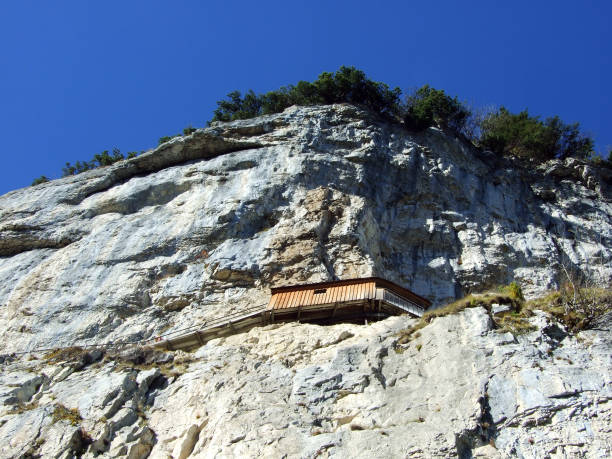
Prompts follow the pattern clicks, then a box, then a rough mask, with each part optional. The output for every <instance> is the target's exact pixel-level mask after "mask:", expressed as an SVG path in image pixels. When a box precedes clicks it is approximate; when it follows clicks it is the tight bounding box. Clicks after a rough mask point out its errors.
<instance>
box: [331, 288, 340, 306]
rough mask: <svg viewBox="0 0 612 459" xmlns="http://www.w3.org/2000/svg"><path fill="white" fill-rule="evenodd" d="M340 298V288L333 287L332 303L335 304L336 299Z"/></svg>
mask: <svg viewBox="0 0 612 459" xmlns="http://www.w3.org/2000/svg"><path fill="white" fill-rule="evenodd" d="M337 297H338V287H332V293H331V296H330V301H329V302H330V303H333V302H335V301H336V298H337Z"/></svg>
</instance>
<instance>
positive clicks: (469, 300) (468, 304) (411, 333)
mask: <svg viewBox="0 0 612 459" xmlns="http://www.w3.org/2000/svg"><path fill="white" fill-rule="evenodd" d="M493 304H509V305H511V306H512V309H513V310H514V311H519V310H520V305H521V302H520V300H518V299H515V298H514V297H513V295H512V294H511V293H506V292H498V291H491V292H485V293H481V294H471V295H468V296H466V297H464V298H462V299H460V300H457V301H454V302H452V303H450V304H447V305H446V306H444V307H442V308H438V309H434V310H432V311H428V312H426V313H425V314H423V317H421V319H420V320H419V321H418V322H417V323H416V324H415V325H414V326H413V327H411V328H409V329H406V330H403V331H402V332H401V333H400V337H399V340H398V344H406V343H408V342H410V341H411V340H412V339H414V338H416V336H415V335H416V333H417V332H418V331H419V330H420V329H422V328H424V327H425V326H426V325H427V324H429V323H430V322H431V321H432V320H434V319H435V318H437V317H444V316H448V315H452V314H457V313H459V312H461V311H463V310H464V309H467V308H476V307H480V306H481V307H484V308H485V309H486V310H487V311H489V312H491V307H492V305H493Z"/></svg>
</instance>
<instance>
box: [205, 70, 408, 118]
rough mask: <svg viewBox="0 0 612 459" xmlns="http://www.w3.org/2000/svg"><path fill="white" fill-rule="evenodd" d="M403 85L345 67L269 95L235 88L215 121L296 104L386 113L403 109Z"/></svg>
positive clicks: (246, 116) (219, 104)
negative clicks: (341, 105)
mask: <svg viewBox="0 0 612 459" xmlns="http://www.w3.org/2000/svg"><path fill="white" fill-rule="evenodd" d="M400 94H401V90H400V89H399V88H395V89H390V88H389V86H387V85H386V84H384V83H379V82H376V81H372V80H370V79H369V78H367V76H366V74H365V73H364V72H362V71H361V70H357V69H356V68H355V67H345V66H342V67H340V69H338V71H336V72H335V73H330V72H323V73H321V74H320V75H319V77H318V78H317V80H316V81H314V82H313V83H310V82H308V81H300V82H298V83H297V84H296V85H295V86H293V85H290V86H286V87H282V88H280V89H278V90H276V91H270V92H268V93H266V94H259V95H258V94H255V93H254V92H253V91H252V90H249V91H248V92H247V93H246V94H245V95H244V97H243V96H242V95H241V93H240V91H233V92H230V93H229V94H228V95H227V98H226V99H224V100H220V101H218V102H217V108H216V109H215V111H214V116H213V118H212V120H211V121H209V124H210V122H213V121H232V120H239V119H247V118H253V117H255V116H259V115H267V114H270V113H279V112H281V111H283V110H284V109H286V108H287V107H290V106H292V105H317V104H335V103H344V102H346V103H351V104H354V105H357V106H360V107H363V108H366V109H368V110H372V111H375V112H377V113H380V114H382V115H385V116H389V117H395V116H397V115H398V114H399V112H400V105H399V97H400Z"/></svg>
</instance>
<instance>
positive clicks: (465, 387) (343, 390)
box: [0, 308, 612, 458]
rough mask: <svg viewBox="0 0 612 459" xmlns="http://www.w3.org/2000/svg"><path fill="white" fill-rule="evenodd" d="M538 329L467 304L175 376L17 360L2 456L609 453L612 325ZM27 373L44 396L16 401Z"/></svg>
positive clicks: (208, 358)
mask: <svg viewBox="0 0 612 459" xmlns="http://www.w3.org/2000/svg"><path fill="white" fill-rule="evenodd" d="M532 322H533V324H534V326H536V327H537V330H536V331H533V332H531V333H529V334H526V335H521V336H519V337H514V336H513V335H512V334H509V333H500V332H499V331H497V330H494V329H493V322H492V320H491V318H490V317H489V315H488V313H487V312H486V311H485V310H484V309H483V308H474V309H467V310H465V311H463V312H462V313H460V314H458V315H452V316H446V317H442V318H438V319H436V320H435V321H433V322H432V323H431V324H430V325H428V326H427V327H425V328H423V329H422V330H420V335H419V336H418V337H417V338H416V339H414V340H413V341H411V342H410V343H408V344H406V345H398V344H397V341H398V332H399V331H401V330H402V329H404V328H406V327H409V326H410V325H411V324H413V323H414V320H413V319H409V318H406V317H392V318H389V319H387V320H385V321H382V322H378V323H375V324H372V325H369V326H360V325H349V324H341V325H335V326H327V327H325V326H316V325H308V324H297V323H292V324H285V325H282V326H278V325H271V326H267V327H263V328H256V329H253V330H251V331H250V332H248V333H247V334H241V335H235V336H231V337H227V338H221V339H217V340H214V341H211V342H209V343H207V344H206V345H205V346H203V347H202V348H200V349H199V350H198V351H197V352H195V353H194V354H191V355H189V354H184V353H181V352H178V353H177V355H175V361H174V366H173V368H172V370H171V371H170V372H168V367H165V370H164V371H163V372H160V370H159V368H152V369H149V370H138V369H134V368H126V366H125V365H124V364H123V363H122V362H121V361H117V360H116V361H110V362H98V363H97V364H93V365H90V366H88V367H85V368H83V369H80V370H75V369H74V367H73V366H72V365H70V364H68V363H65V364H50V363H49V362H47V361H45V360H30V361H23V360H15V361H12V362H8V363H5V364H4V366H3V373H2V377H1V378H0V391H2V393H3V394H4V395H3V397H5V398H4V404H5V405H4V406H3V407H2V408H0V410H1V411H0V413H3V414H2V417H0V438H2V439H5V441H3V442H2V446H0V456H2V457H21V455H24V454H25V453H26V452H28V451H29V452H30V453H31V454H40V455H42V456H43V457H71V456H74V455H82V456H83V457H94V456H95V455H96V454H98V455H99V454H102V455H103V456H105V457H124V456H127V457H146V456H147V455H149V457H152V458H168V457H173V458H187V457H213V456H214V457H318V456H322V457H331V456H333V457H381V458H383V457H384V458H387V457H427V458H429V457H460V458H468V457H551V458H555V457H560V458H561V457H610V454H611V453H612V435H611V427H610V426H612V410H611V407H610V403H611V402H610V401H611V398H612V372H611V369H612V365H611V364H612V357H611V355H612V354H611V353H610V349H611V345H612V343H611V335H610V333H609V330H608V331H605V330H604V331H602V330H592V331H584V332H581V333H579V334H578V335H577V336H572V335H568V334H567V333H566V332H565V330H564V329H563V328H562V327H561V326H559V325H558V324H555V323H552V322H550V321H549V320H548V319H547V318H546V316H544V315H537V316H536V317H534V318H533V319H532ZM609 325H610V323H608V324H607V326H608V327H609ZM163 369H164V367H163V366H162V370H163ZM6 374H11V377H10V378H7V377H6V376H5V375H6ZM19 379H20V380H21V381H23V382H22V384H23V387H25V388H29V387H33V388H34V389H35V391H34V392H33V391H32V390H26V391H24V393H23V394H21V398H20V401H21V403H19V402H18V401H17V400H12V401H7V398H6V397H7V396H8V397H17V398H19V397H20V395H17V394H15V391H14V390H13V392H12V393H10V394H9V392H10V390H11V388H12V386H13V385H15V383H18V380H19ZM60 405H61V406H63V407H65V409H66V410H75V411H76V412H77V413H78V414H77V416H78V417H80V418H82V419H80V420H79V421H78V425H76V426H75V425H72V424H71V423H70V421H69V420H67V419H64V418H62V417H59V419H57V418H58V416H57V415H56V416H53V413H55V412H56V411H57V410H58V406H60ZM20 409H21V410H22V411H21V413H20V414H11V411H10V410H13V411H19V410H20Z"/></svg>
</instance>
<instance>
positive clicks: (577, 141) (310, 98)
mask: <svg viewBox="0 0 612 459" xmlns="http://www.w3.org/2000/svg"><path fill="white" fill-rule="evenodd" d="M401 95H402V91H401V90H400V88H398V87H395V88H393V89H391V88H390V87H389V86H388V85H387V84H385V83H381V82H377V81H373V80H371V79H369V78H368V77H367V76H366V74H365V73H364V72H363V71H361V70H358V69H356V68H355V67H346V66H342V67H340V68H339V69H338V70H337V71H335V72H323V73H321V74H320V75H319V76H318V77H317V79H316V80H315V81H313V82H308V81H299V82H298V83H297V84H295V85H289V86H283V87H281V88H280V89H277V90H275V91H270V92H267V93H264V94H256V93H255V92H253V90H249V91H247V92H246V93H245V94H244V95H242V94H241V92H240V91H232V92H230V93H229V94H228V95H227V97H226V98H225V99H222V100H219V101H218V102H217V108H216V109H215V110H214V113H213V117H212V119H211V120H210V121H209V122H208V124H209V125H210V123H212V122H216V121H233V120H241V119H247V118H253V117H256V116H260V115H268V114H272V113H279V112H282V111H283V110H285V109H286V108H287V107H290V106H292V105H325V104H335V103H349V104H353V105H356V106H358V107H361V108H363V109H365V110H368V111H370V112H373V113H376V114H378V115H381V116H383V117H384V118H385V119H387V120H388V121H390V122H395V123H397V124H400V125H403V126H404V127H405V128H407V129H409V130H411V131H422V130H424V129H427V128H429V127H437V128H440V129H443V130H447V131H450V132H453V133H454V134H458V135H461V136H462V137H463V138H464V139H466V140H468V141H469V142H471V143H472V144H473V145H474V146H476V147H478V148H481V149H486V150H491V151H493V152H494V153H496V154H497V155H498V156H500V157H513V158H519V159H521V160H527V161H531V162H536V163H537V162H543V161H547V160H550V159H554V158H559V159H565V158H567V157H569V156H573V157H577V158H580V159H583V160H586V161H590V162H591V164H592V165H593V166H595V167H606V168H612V160H611V159H610V152H608V154H607V156H606V155H603V156H604V157H602V155H601V154H596V153H595V152H594V151H593V147H594V141H593V139H592V138H591V137H589V136H588V135H586V134H584V133H583V132H581V130H580V125H579V123H573V124H567V123H565V122H563V121H562V120H561V119H560V118H559V117H558V116H554V117H550V118H546V119H545V120H543V121H542V120H540V118H539V117H538V116H532V115H530V114H529V112H528V111H527V110H524V111H522V112H520V113H512V112H510V111H509V110H507V109H506V108H504V107H501V108H499V109H498V110H495V111H490V112H488V113H485V114H481V113H480V111H479V110H476V111H472V110H470V109H469V108H468V107H467V106H466V105H465V104H464V103H462V102H460V101H459V99H458V98H457V97H452V96H450V95H448V94H446V93H445V92H444V90H441V89H435V88H433V87H431V86H429V85H424V86H422V87H421V88H418V89H415V90H414V91H413V92H412V93H410V94H409V95H408V96H407V97H406V98H405V100H404V102H402V101H401ZM195 131H196V128H194V127H192V126H188V127H186V128H185V129H183V133H182V134H176V135H171V136H163V137H160V138H159V140H158V145H161V144H163V143H165V142H168V141H170V140H172V139H173V138H175V137H179V136H186V135H190V134H192V133H193V132H195ZM137 155H138V153H136V152H130V153H128V154H127V156H126V157H127V159H129V158H133V157H135V156H137ZM126 157H124V156H123V154H121V153H120V152H119V150H118V149H117V148H114V149H113V153H112V154H109V153H108V151H106V150H105V151H103V152H102V153H99V154H97V155H94V157H93V158H92V159H91V160H89V161H77V162H76V163H75V164H70V163H66V165H65V167H64V168H63V176H64V177H65V176H70V175H75V174H79V173H81V172H84V171H88V170H91V169H95V168H98V167H104V166H108V165H110V164H113V163H115V162H117V161H121V160H122V159H125V158H126ZM48 180H49V179H48V178H47V177H45V176H41V177H39V178H37V179H36V180H34V182H33V183H32V184H33V185H35V184H39V183H44V182H45V181H48Z"/></svg>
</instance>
